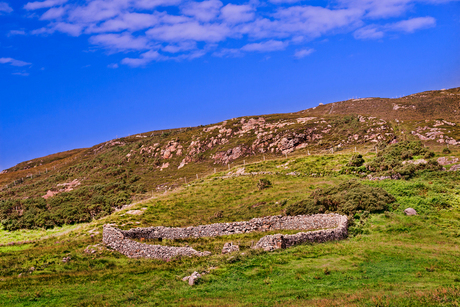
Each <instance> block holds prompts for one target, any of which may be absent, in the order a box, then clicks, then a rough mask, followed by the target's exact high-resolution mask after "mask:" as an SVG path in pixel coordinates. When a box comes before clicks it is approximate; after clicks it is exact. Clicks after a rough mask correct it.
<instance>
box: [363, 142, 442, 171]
mask: <svg viewBox="0 0 460 307" xmlns="http://www.w3.org/2000/svg"><path fill="white" fill-rule="evenodd" d="M416 156H422V157H424V159H430V158H432V157H433V156H434V153H433V152H432V151H430V150H429V149H427V148H425V147H424V146H423V144H422V142H420V141H417V142H413V141H403V142H400V143H396V144H392V145H389V146H387V147H386V148H385V149H383V150H382V151H380V152H379V153H378V154H377V156H376V157H375V159H374V160H372V161H371V162H369V163H367V165H366V167H367V170H368V171H370V172H374V173H383V174H382V175H388V176H392V175H397V174H399V176H400V177H402V178H404V179H409V178H411V177H413V176H414V175H415V173H416V171H420V170H428V171H437V170H441V169H442V166H440V165H439V164H438V163H437V162H436V161H433V160H429V161H428V163H426V164H423V163H420V164H416V165H415V164H411V163H406V164H403V162H404V161H409V160H412V159H413V158H414V157H416Z"/></svg>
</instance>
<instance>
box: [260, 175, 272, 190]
mask: <svg viewBox="0 0 460 307" xmlns="http://www.w3.org/2000/svg"><path fill="white" fill-rule="evenodd" d="M271 186H272V183H271V182H270V181H269V180H268V179H265V178H262V179H260V180H259V182H258V183H257V187H258V188H259V190H263V189H266V188H269V187H271Z"/></svg>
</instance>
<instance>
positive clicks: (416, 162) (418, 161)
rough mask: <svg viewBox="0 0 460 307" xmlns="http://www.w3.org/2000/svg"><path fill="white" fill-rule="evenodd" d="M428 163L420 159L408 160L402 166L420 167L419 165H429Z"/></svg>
mask: <svg viewBox="0 0 460 307" xmlns="http://www.w3.org/2000/svg"><path fill="white" fill-rule="evenodd" d="M427 163H428V161H427V160H425V159H418V160H407V161H403V162H402V164H403V165H404V164H414V165H419V164H427Z"/></svg>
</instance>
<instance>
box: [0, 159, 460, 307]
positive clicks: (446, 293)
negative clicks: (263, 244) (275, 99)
mask: <svg viewBox="0 0 460 307" xmlns="http://www.w3.org/2000/svg"><path fill="white" fill-rule="evenodd" d="M453 154H454V155H455V156H458V153H453ZM371 157H372V155H370V154H368V155H367V156H365V159H366V160H367V159H370V158H371ZM349 158H350V154H345V155H342V154H335V155H329V156H306V157H299V158H296V159H287V160H286V159H280V160H278V161H270V162H266V163H258V164H252V165H248V166H246V171H272V172H279V173H280V174H275V175H254V176H240V177H234V178H227V179H221V178H220V177H222V175H224V173H217V174H215V175H211V176H209V177H207V178H205V179H201V180H198V181H195V182H193V183H191V184H189V185H188V186H185V187H182V188H180V189H178V190H176V191H172V192H168V193H166V194H161V195H155V196H156V198H155V199H152V200H150V201H147V202H145V203H142V204H139V205H137V206H135V207H134V208H138V209H140V208H147V209H146V210H145V213H144V214H143V215H140V216H133V215H127V214H126V212H125V211H120V212H117V213H115V214H112V215H111V216H109V217H106V218H104V219H102V220H99V221H94V222H92V223H90V224H82V225H81V226H80V228H79V229H75V230H74V231H72V232H69V233H66V234H63V235H62V236H60V237H56V238H51V239H45V240H42V241H38V242H37V243H34V244H27V245H20V246H4V247H0V276H1V278H0V302H2V304H4V305H7V306H62V305H66V306H106V305H109V306H155V305H158V306H166V305H177V306H273V305H286V306H305V305H317V306H331V305H336V306H344V305H359V306H440V305H442V306H458V300H459V294H460V292H459V291H460V290H459V289H460V288H459V287H458V286H457V283H458V282H459V281H460V271H459V264H460V263H459V260H458V259H459V256H460V251H459V249H458V244H459V243H460V240H459V236H460V232H459V226H460V225H459V222H458V221H459V218H460V210H459V206H458V205H459V199H458V197H459V192H460V190H459V187H458V185H457V182H458V180H459V179H460V178H459V177H460V176H459V175H458V173H457V172H452V173H450V172H440V173H424V174H419V176H417V177H416V178H413V179H411V180H409V181H403V180H399V181H391V180H384V181H379V182H369V181H363V182H364V183H366V184H369V185H373V186H380V187H383V188H384V189H386V190H387V191H388V192H389V193H391V194H393V195H394V196H395V197H396V198H397V201H398V203H399V204H400V206H399V207H395V210H394V212H390V213H387V214H376V215H371V217H370V218H369V219H368V220H366V221H365V223H364V226H363V227H362V229H361V232H362V234H359V235H356V236H354V237H351V238H349V239H347V240H345V241H341V242H331V243H326V244H314V245H302V246H297V247H294V248H290V249H286V250H281V251H276V252H271V253H266V252H261V251H253V250H250V249H249V248H248V247H249V246H250V243H251V241H255V240H257V239H258V238H260V237H261V236H263V234H251V235H236V236H229V237H224V238H211V239H200V240H192V241H189V242H188V244H190V245H191V246H194V247H195V248H197V249H203V250H211V251H212V252H213V255H212V256H210V257H203V258H182V259H176V260H173V261H170V262H166V263H165V262H161V261H154V260H142V259H140V260H136V259H127V258H125V257H124V256H121V255H120V254H118V253H115V252H111V251H109V250H105V249H103V250H102V251H101V252H100V253H97V254H92V255H89V254H86V253H84V249H85V248H86V247H87V246H88V245H92V244H98V243H100V242H101V229H102V224H104V223H107V222H114V223H117V224H118V225H119V226H121V227H122V228H131V227H137V226H150V225H167V226H172V225H174V226H187V225H197V224H202V223H210V222H223V221H236V220H247V219H249V218H252V217H255V216H263V215H268V214H278V213H280V212H281V211H282V210H283V207H285V206H286V205H288V204H289V203H291V202H294V201H296V200H298V199H301V198H303V197H305V196H306V195H308V194H309V193H310V192H311V191H312V190H313V189H314V188H316V187H318V186H322V185H327V184H334V183H337V182H339V181H342V180H347V179H349V178H352V176H345V175H338V174H337V173H331V171H332V170H334V169H337V168H338V167H339V166H340V165H343V164H344V162H345V161H348V159H349ZM286 162H289V163H288V164H287V165H286ZM285 167H287V168H285ZM235 170H236V169H233V170H232V171H233V172H234V171H235ZM294 170H295V171H297V172H299V173H301V174H305V175H299V176H288V175H285V174H287V173H288V172H292V171H294ZM320 172H321V173H322V174H326V175H325V176H321V177H312V176H311V173H317V174H318V173H320ZM316 176H319V175H316ZM260 178H267V179H269V180H271V181H272V183H273V187H272V188H269V189H266V190H262V191H259V190H258V189H257V182H258V180H259V179H260ZM440 201H441V202H442V203H448V205H449V208H447V209H441V207H440V206H438V204H439V203H440ZM409 206H410V207H413V208H415V209H416V210H418V211H419V213H420V215H419V216H414V217H406V216H404V215H403V214H402V210H403V209H404V208H406V207H409ZM217 211H222V216H220V215H216V214H215V213H216V212H217ZM90 230H93V232H91V233H89V231H90ZM95 231H99V234H95V235H94V236H93V237H91V234H94V233H95ZM228 241H233V242H239V243H240V244H241V246H242V250H241V251H240V252H239V253H235V254H231V255H220V254H219V253H216V251H218V250H219V249H220V248H221V247H222V245H223V243H224V242H228ZM185 243H186V242H183V241H176V242H174V244H175V245H183V244H185ZM68 255H70V256H71V258H72V260H71V261H70V262H69V263H62V261H61V260H62V258H63V257H66V256H68ZM32 266H33V267H35V268H36V270H35V271H34V272H33V273H28V271H29V268H30V267H32ZM211 267H217V268H216V269H214V270H211V273H210V274H208V275H206V276H205V277H204V278H203V279H202V280H201V282H200V283H199V284H198V285H196V286H194V287H189V286H188V285H187V284H186V283H184V282H182V281H181V278H182V277H184V276H186V275H189V274H190V273H191V272H193V271H195V270H196V271H202V270H207V269H209V268H211ZM20 273H22V277H21V278H18V274H20Z"/></svg>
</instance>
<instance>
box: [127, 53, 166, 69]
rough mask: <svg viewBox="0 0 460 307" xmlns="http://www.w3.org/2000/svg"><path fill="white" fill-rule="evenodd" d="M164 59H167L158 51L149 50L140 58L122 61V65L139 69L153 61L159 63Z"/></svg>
mask: <svg viewBox="0 0 460 307" xmlns="http://www.w3.org/2000/svg"><path fill="white" fill-rule="evenodd" d="M164 59H167V58H166V57H164V56H162V55H161V54H159V53H158V51H154V50H149V51H147V52H145V53H143V54H141V56H140V57H139V58H124V59H123V60H121V63H122V64H125V65H128V66H131V67H139V66H145V65H147V64H148V63H150V62H152V61H159V60H164Z"/></svg>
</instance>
